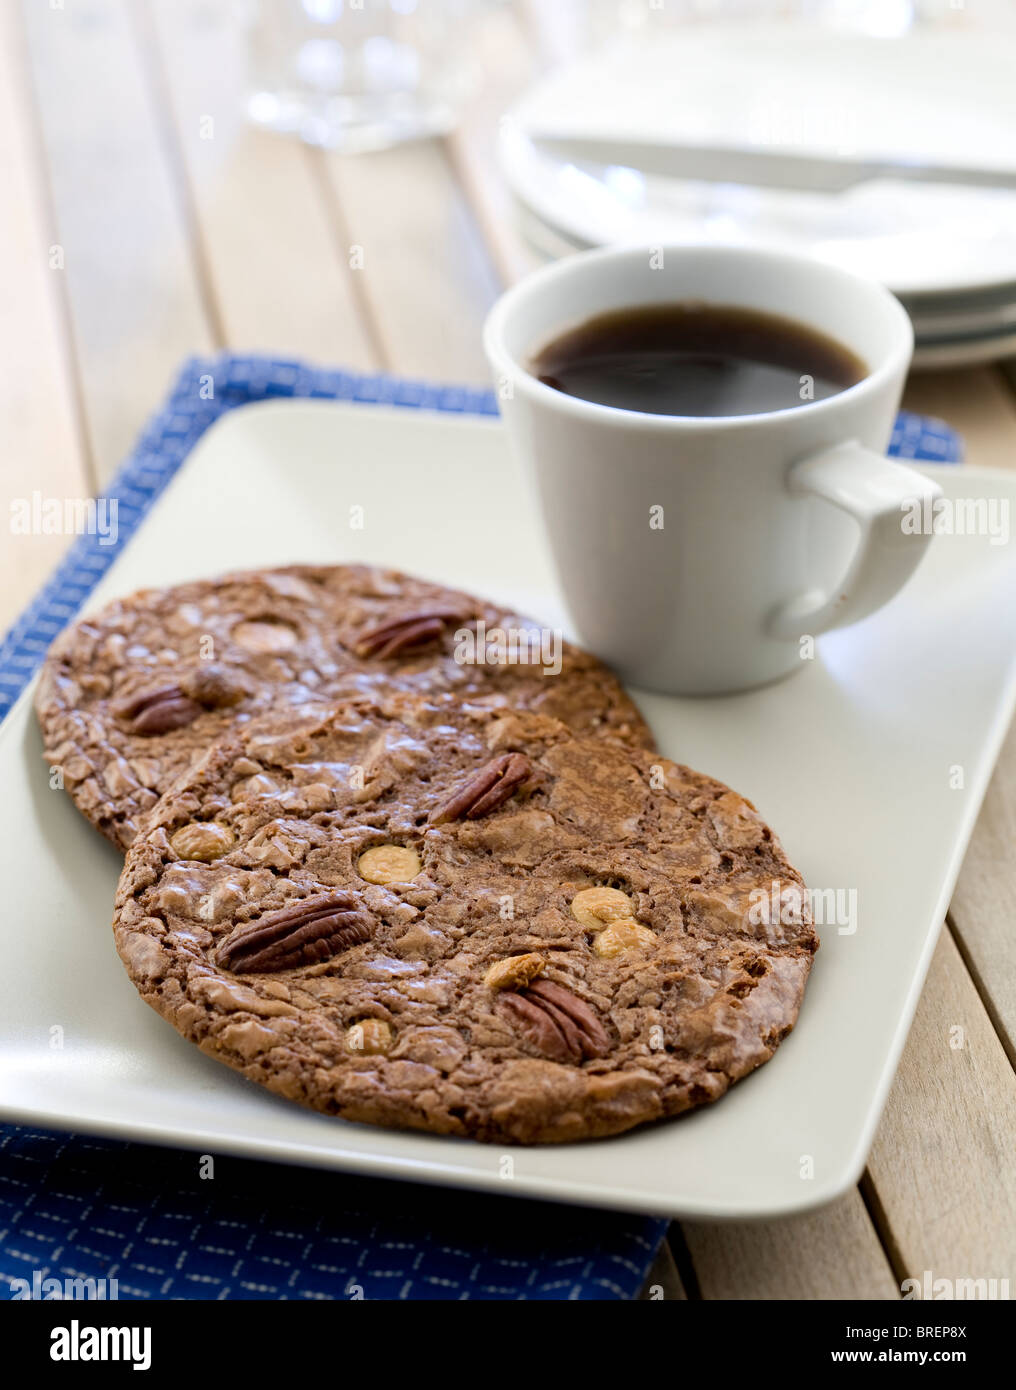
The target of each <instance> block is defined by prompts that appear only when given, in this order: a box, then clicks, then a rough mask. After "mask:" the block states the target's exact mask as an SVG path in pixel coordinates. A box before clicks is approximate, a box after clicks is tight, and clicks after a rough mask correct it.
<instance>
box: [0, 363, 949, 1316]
mask: <svg viewBox="0 0 1016 1390" xmlns="http://www.w3.org/2000/svg"><path fill="white" fill-rule="evenodd" d="M273 397H318V398H321V399H326V400H344V401H362V402H366V403H370V404H389V405H395V406H401V407H405V408H409V409H412V408H426V409H430V410H445V411H451V412H456V413H459V414H481V415H494V414H496V413H497V406H496V402H495V399H494V395H493V393H492V392H489V391H481V390H471V389H468V388H464V387H449V386H434V385H426V384H423V383H420V382H411V381H403V380H400V379H398V378H393V377H388V376H365V375H360V374H357V373H352V372H344V371H335V370H330V369H324V368H317V367H312V366H309V365H307V364H305V363H301V362H293V361H284V360H278V359H274V358H266V357H250V356H233V355H228V354H227V355H222V356H218V357H211V358H193V359H191V360H190V361H188V362H187V363H186V364H185V366H184V367H183V369H182V371H181V372H180V375H179V377H178V378H177V381H176V383H175V385H174V387H173V389H172V391H171V393H170V395H169V397H168V399H167V400H166V402H165V404H164V405H163V407H162V408H161V409H160V410H159V411H158V413H157V414H156V415H155V416H154V417H153V418H152V420H151V421H150V422H149V424H148V425H147V427H146V428H145V430H144V433H143V434H142V436H141V438H140V440H139V441H138V445H137V447H136V448H135V450H134V452H133V453H132V454H131V456H130V457H129V458H128V459H127V461H126V462H125V464H124V465H123V467H122V468H121V470H120V472H119V473H118V474H117V476H116V477H115V478H114V480H113V482H112V483H111V485H110V487H109V489H108V491H107V493H106V494H105V495H106V496H107V497H109V498H115V499H116V500H117V507H118V534H117V541H116V544H115V545H105V544H100V539H101V538H100V537H98V536H96V535H82V536H80V537H78V539H77V540H76V541H75V542H74V544H73V545H72V547H71V549H70V551H69V552H68V555H67V557H66V558H65V559H64V561H63V562H62V563H61V564H60V566H59V567H58V568H57V569H56V570H55V572H54V573H53V576H52V577H51V579H50V580H49V582H48V583H47V584H46V585H45V586H44V588H43V589H42V590H41V591H40V593H39V594H38V595H37V597H36V598H35V599H34V600H33V602H32V603H31V604H30V605H29V606H28V608H27V609H26V610H25V612H24V613H23V614H22V615H21V617H20V618H19V619H18V620H17V622H16V623H15V624H14V626H13V627H12V628H11V629H10V631H9V632H8V633H7V635H6V636H5V637H4V639H3V641H2V643H0V718H2V717H3V716H4V715H5V714H6V713H7V712H8V710H9V709H10V707H11V705H12V704H13V702H14V700H15V699H16V698H17V696H18V694H19V693H20V691H21V690H22V689H23V687H24V686H25V684H26V683H27V682H28V680H29V679H30V678H31V675H32V673H33V671H34V670H35V668H36V666H37V665H38V664H39V662H40V661H41V659H42V657H43V655H44V653H45V651H46V648H47V647H48V646H49V644H50V643H51V642H52V640H53V638H54V637H55V636H56V635H57V633H58V632H59V631H60V630H61V628H63V627H64V626H65V625H66V623H68V622H69V621H70V620H71V619H72V618H73V617H74V615H75V613H76V612H77V611H78V609H79V608H80V607H81V605H82V604H83V603H84V601H85V599H86V598H87V597H88V595H89V593H90V592H91V590H92V589H93V587H94V586H95V585H96V584H97V583H98V581H99V580H100V579H101V578H102V576H103V575H104V574H105V572H106V570H107V569H108V568H109V566H110V565H111V564H112V562H113V560H114V559H115V558H116V555H117V554H118V552H119V550H120V548H121V547H122V546H123V545H124V544H125V543H126V542H127V540H129V538H130V537H131V535H133V533H134V531H135V530H136V529H137V527H138V525H139V524H140V522H141V520H142V519H143V517H144V516H145V513H146V512H147V511H148V510H149V508H150V507H151V506H152V504H153V502H154V501H155V500H156V499H157V498H158V496H159V494H160V493H161V491H162V489H163V488H164V487H165V486H166V484H167V483H168V481H169V480H170V478H171V477H172V476H173V474H174V473H175V472H176V470H177V468H178V467H179V466H180V464H181V463H182V461H183V459H184V458H185V457H186V455H187V454H188V453H189V451H190V450H191V449H192V448H193V446H194V444H195V443H196V442H197V440H198V439H199V438H200V436H201V435H202V434H203V433H204V431H205V430H206V429H207V428H208V427H209V425H211V424H213V423H214V421H215V420H217V419H218V418H219V416H220V415H222V414H223V413H224V412H225V411H227V410H232V409H235V408H236V407H237V406H241V405H246V404H249V403H250V402H252V401H259V400H267V399H271V398H273ZM891 452H892V453H894V454H895V455H897V456H898V457H901V458H912V459H926V460H929V461H933V462H938V463H954V462H957V461H958V460H959V458H960V456H961V446H960V441H959V439H958V438H957V436H956V434H955V433H954V432H953V431H952V430H950V429H949V428H948V427H947V426H946V425H943V424H942V423H941V422H940V421H937V420H930V419H926V418H924V417H921V416H916V415H911V414H906V413H903V414H901V415H900V417H899V419H898V421H897V423H896V428H895V430H894V433H893V441H892V445H891ZM666 1226H667V1223H666V1222H665V1221H661V1220H657V1219H654V1218H651V1217H638V1216H628V1215H618V1214H614V1213H608V1212H599V1211H590V1210H588V1209H586V1208H571V1207H562V1206H552V1205H549V1204H547V1203H543V1202H531V1201H521V1200H515V1199H512V1198H507V1197H494V1196H482V1195H478V1194H475V1193H463V1192H447V1191H444V1190H438V1189H433V1188H428V1189H423V1188H420V1187H418V1186H416V1185H415V1184H409V1183H397V1182H381V1181H377V1180H371V1179H363V1178H353V1177H348V1176H346V1175H342V1174H335V1173H324V1172H314V1171H310V1172H308V1171H305V1170H302V1169H292V1168H288V1167H283V1166H279V1165H275V1164H266V1163H254V1162H250V1161H248V1160H240V1159H232V1158H221V1157H220V1158H218V1159H217V1160H216V1164H215V1170H214V1177H213V1178H208V1177H203V1176H201V1170H200V1168H199V1161H198V1157H197V1155H195V1154H191V1153H183V1152H177V1151H175V1150H169V1149H157V1148H152V1147H150V1146H146V1145H141V1144H128V1143H121V1142H115V1141H110V1140H101V1139H89V1138H85V1137H82V1136H79V1135H67V1134H51V1133H44V1132H42V1131H39V1130H33V1129H27V1128H23V1127H18V1126H14V1125H0V1297H4V1296H6V1295H7V1288H8V1285H9V1283H10V1281H11V1280H15V1279H17V1280H27V1281H28V1283H29V1285H31V1283H32V1280H33V1276H38V1278H39V1279H45V1278H59V1279H75V1278H86V1279H87V1278H92V1279H115V1280H116V1281H117V1293H118V1296H119V1297H120V1298H123V1299H143V1298H201V1299H227V1298H228V1299H244V1298H246V1299H277V1298H288V1299H317V1298H360V1297H362V1298H412V1299H420V1298H442V1299H449V1298H451V1299H477V1298H482V1299H604V1298H633V1297H634V1296H635V1295H636V1294H637V1293H638V1291H639V1289H640V1288H641V1287H642V1284H643V1282H644V1280H645V1277H646V1274H647V1272H648V1269H649V1266H650V1264H651V1263H652V1259H653V1256H654V1255H655V1252H656V1250H657V1248H658V1246H659V1243H660V1241H661V1240H662V1238H663V1235H664V1232H665V1230H666Z"/></svg>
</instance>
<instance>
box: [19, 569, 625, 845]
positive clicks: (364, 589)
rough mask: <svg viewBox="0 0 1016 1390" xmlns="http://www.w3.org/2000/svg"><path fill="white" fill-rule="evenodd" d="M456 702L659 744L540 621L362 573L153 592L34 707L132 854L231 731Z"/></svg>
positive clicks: (76, 648)
mask: <svg viewBox="0 0 1016 1390" xmlns="http://www.w3.org/2000/svg"><path fill="white" fill-rule="evenodd" d="M395 689H401V690H420V691H425V692H426V691H431V692H440V691H454V692H456V693H458V694H461V695H464V696H469V697H470V698H475V699H482V700H486V701H489V702H490V703H492V704H511V705H515V706H520V707H523V708H531V709H538V710H541V711H543V712H545V713H548V714H551V715H553V716H554V717H555V718H559V719H561V720H563V721H564V722H565V723H567V724H568V725H569V726H570V727H572V728H574V729H575V730H576V731H577V732H579V733H582V734H589V735H593V736H594V737H601V736H603V737H609V738H620V739H622V740H626V741H628V742H632V743H635V744H638V745H640V746H646V747H651V746H652V739H651V736H650V734H649V731H648V729H647V728H646V726H645V724H644V723H643V722H642V719H641V717H640V715H639V713H638V711H637V710H636V709H635V706H634V705H633V704H632V703H631V701H630V700H629V699H628V697H627V696H626V695H625V693H624V692H623V690H622V689H621V687H620V686H619V685H618V683H617V681H616V680H615V678H614V677H613V676H612V675H611V673H610V672H609V671H608V670H606V668H605V667H603V666H602V665H601V664H600V663H599V662H598V661H596V659H595V658H594V657H591V656H589V655H587V654H586V653H585V652H582V651H579V650H578V649H577V648H575V647H573V646H570V645H568V644H567V643H563V642H561V641H560V638H559V637H558V636H557V635H556V634H553V633H547V632H545V631H542V630H541V629H539V628H537V626H536V624H535V623H533V622H532V620H530V619H526V618H522V617H519V616H518V615H516V614H513V613H510V612H507V611H505V610H504V609H502V608H498V607H496V606H495V605H493V604H490V603H486V602H484V601H482V600H480V599H476V598H473V597H471V596H470V595H468V594H463V593H459V592H458V591H457V590H455V589H445V588H442V587H441V586H440V585H437V584H430V583H427V582H426V581H424V580H422V579H413V578H411V577H410V576H408V575H404V574H399V573H397V572H396V571H394V570H380V569H372V568H369V567H367V566H364V565H335V566H319V567H311V566H293V567H290V568H287V569H278V570H265V571H254V572H251V573H247V574H231V575H226V576H224V577H223V578H221V579H212V580H201V581H197V582H195V583H191V584H181V585H179V586H177V587H176V588H172V589H153V590H146V591H143V592H142V593H139V594H135V595H134V596H133V597H131V598H127V599H120V600H117V601H116V602H114V603H111V604H109V605H108V606H107V607H106V608H104V609H103V610H102V611H101V612H99V613H96V614H94V615H92V616H90V617H87V618H84V619H82V620H81V621H79V622H78V623H76V624H75V625H74V626H73V627H71V628H70V629H68V631H67V632H65V633H64V634H63V635H62V636H61V637H59V638H58V639H57V641H56V642H55V643H54V644H53V647H52V649H51V651H50V653H49V656H48V657H47V660H46V664H45V667H44V668H43V673H42V678H41V681H40V684H39V687H38V691H37V693H36V699H35V706H36V711H37V713H38V716H39V722H40V724H41V725H42V731H43V737H44V739H45V752H44V756H45V757H46V759H47V760H48V761H49V763H50V764H51V765H54V766H59V767H60V768H61V770H62V773H63V778H64V786H65V787H66V789H67V791H68V792H69V793H70V795H71V796H72V797H73V799H74V801H75V803H76V804H77V806H78V808H79V810H81V811H82V812H83V813H84V814H85V816H87V817H88V819H89V820H90V821H91V822H92V824H93V825H95V826H97V827H98V829H99V830H101V831H102V833H103V834H104V835H106V836H107V838H109V839H110V840H112V841H113V842H114V844H117V845H119V846H120V847H121V848H122V849H126V848H127V846H128V845H130V843H131V842H132V840H133V839H134V836H135V834H136V833H137V830H138V826H139V824H140V821H141V818H142V817H143V815H144V813H145V812H146V811H148V810H149V809H150V808H151V807H152V806H153V805H154V804H155V802H156V800H157V799H158V798H159V796H161V795H162V793H163V792H164V791H166V789H167V788H168V787H169V786H170V785H171V784H172V783H173V782H174V781H175V780H176V778H177V777H179V776H180V775H181V774H182V773H185V772H186V771H187V769H188V768H189V767H190V766H191V764H192V763H193V762H194V761H195V758H196V757H198V756H200V755H201V754H203V753H204V752H205V750H206V749H207V748H209V747H210V745H211V744H212V743H213V742H215V740H216V739H218V738H220V737H222V735H223V734H225V733H227V732H228V731H229V729H230V728H231V727H232V726H233V725H234V724H236V723H237V722H241V723H242V722H244V721H246V720H247V719H249V718H250V717H251V716H252V715H255V714H261V713H264V712H265V711H267V710H281V709H284V708H286V707H298V706H300V705H303V704H305V703H307V702H308V701H314V700H320V699H322V698H324V699H327V700H329V701H330V700H332V699H344V698H348V697H351V696H357V695H363V694H366V693H369V692H370V691H372V690H376V691H379V692H381V693H388V692H390V691H392V690H395Z"/></svg>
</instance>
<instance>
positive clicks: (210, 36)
mask: <svg viewBox="0 0 1016 1390" xmlns="http://www.w3.org/2000/svg"><path fill="white" fill-rule="evenodd" d="M147 4H148V5H149V6H150V10H151V18H152V25H153V43H154V46H155V48H156V49H157V51H158V55H159V61H160V63H161V65H162V68H163V71H164V75H165V82H166V86H167V98H166V109H167V113H168V119H169V121H170V123H171V125H172V127H173V131H174V141H175V145H176V148H177V149H178V151H179V159H180V162H181V167H182V170H183V177H184V178H185V180H186V182H187V186H188V190H189V195H188V196H189V201H190V207H191V212H192V218H193V221H194V224H195V236H196V240H197V243H198V245H199V246H200V247H201V250H202V256H203V265H204V274H205V277H206V280H207V282H208V284H209V286H210V290H211V294H212V297H213V299H214V303H215V305H216V310H217V313H218V316H219V319H220V321H221V334H222V337H223V339H224V341H225V342H227V343H228V344H229V345H230V346H231V347H234V348H238V349H242V350H245V351H259V352H271V353H274V354H276V355H285V356H299V357H310V358H314V359H317V360H320V361H324V362H329V363H331V362H336V363H341V364H342V365H344V366H348V367H351V368H353V369H355V370H369V369H371V368H375V367H376V366H377V355H376V351H375V348H374V345H373V344H372V342H371V335H370V331H369V323H366V322H365V321H364V318H363V314H362V304H361V302H360V300H359V296H358V295H356V294H355V293H354V289H355V277H354V276H353V275H352V274H351V273H350V271H349V269H348V266H347V264H346V255H345V254H343V255H342V256H341V257H340V256H339V255H338V254H337V251H338V247H337V243H336V239H335V236H334V230H333V222H332V218H331V216H330V212H331V209H330V208H329V207H328V205H327V204H326V203H325V202H324V201H323V199H322V194H321V179H320V177H319V175H318V174H317V172H316V169H315V165H314V163H313V162H312V160H311V159H310V157H309V155H310V152H309V150H308V148H307V147H306V146H305V145H304V144H303V143H302V142H301V141H300V140H298V139H297V138H296V137H295V136H284V135H278V134H275V133H274V132H272V131H267V130H262V129H260V128H259V127H257V126H255V125H254V124H253V123H252V122H250V121H249V120H248V117H247V105H248V100H249V92H250V88H251V76H250V73H249V53H248V44H247V38H246V32H245V29H244V26H242V25H239V24H237V23H236V22H235V19H234V18H233V17H232V16H231V15H230V13H229V11H228V9H226V8H214V7H210V6H208V4H207V3H206V0H147Z"/></svg>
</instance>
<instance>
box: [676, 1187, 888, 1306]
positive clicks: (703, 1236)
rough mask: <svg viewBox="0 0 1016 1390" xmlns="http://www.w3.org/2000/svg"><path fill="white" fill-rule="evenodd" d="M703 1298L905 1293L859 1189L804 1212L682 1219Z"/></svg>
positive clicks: (885, 1297)
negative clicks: (773, 1216)
mask: <svg viewBox="0 0 1016 1390" xmlns="http://www.w3.org/2000/svg"><path fill="white" fill-rule="evenodd" d="M683 1230H684V1237H685V1240H686V1242H687V1247H688V1249H689V1251H690V1253H691V1258H692V1260H693V1262H694V1266H695V1271H696V1274H697V1277H698V1282H699V1287H700V1290H701V1295H702V1297H703V1298H705V1299H709V1300H713V1299H766V1300H773V1299H832V1298H844V1299H878V1300H887V1301H890V1300H893V1299H898V1298H899V1296H900V1291H899V1281H898V1280H897V1278H896V1275H895V1272H894V1268H893V1265H892V1261H891V1259H890V1258H889V1257H888V1256H887V1252H886V1250H885V1249H884V1248H883V1244H882V1242H881V1240H880V1238H879V1231H878V1228H877V1226H876V1225H875V1224H874V1223H873V1221H872V1219H871V1215H870V1213H869V1212H868V1211H867V1210H866V1209H865V1204H864V1202H863V1200H862V1197H861V1194H860V1192H858V1190H857V1189H856V1188H851V1190H850V1191H849V1192H848V1193H846V1194H845V1195H844V1196H843V1197H841V1198H840V1199H839V1200H838V1201H836V1202H833V1203H831V1204H830V1205H829V1206H826V1207H823V1208H821V1209H820V1210H818V1211H813V1212H808V1213H806V1214H805V1215H803V1216H795V1217H784V1218H782V1219H780V1220H775V1221H737V1222H700V1221H686V1222H684V1223H683Z"/></svg>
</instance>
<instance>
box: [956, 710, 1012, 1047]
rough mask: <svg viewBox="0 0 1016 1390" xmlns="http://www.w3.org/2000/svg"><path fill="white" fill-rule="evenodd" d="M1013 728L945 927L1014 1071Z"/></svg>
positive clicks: (1003, 747) (1003, 748)
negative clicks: (951, 936) (948, 930)
mask: <svg viewBox="0 0 1016 1390" xmlns="http://www.w3.org/2000/svg"><path fill="white" fill-rule="evenodd" d="M1014 844H1016V725H1014V726H1013V727H1012V728H1011V729H1010V730H1009V734H1008V737H1007V738H1006V741H1005V743H1004V744H1003V745H1002V751H1001V754H1000V755H999V760H998V765H997V767H996V768H995V772H994V775H993V777H992V779H991V782H990V783H989V785H988V791H987V794H986V796H985V798H984V804H983V805H982V807H981V812H980V815H979V816H978V818H977V824H976V825H975V827H974V833H973V835H972V836H971V837H970V845H969V847H968V848H967V853H966V857H965V858H964V861H963V867H962V869H961V870H960V876H959V879H958V880H957V883H956V891H955V892H954V893H953V899H952V904H951V905H950V909H949V922H950V926H951V930H952V932H953V936H954V938H955V941H956V947H957V950H958V951H959V954H960V956H961V957H962V959H963V961H964V963H965V965H966V968H967V970H968V972H969V974H970V977H971V979H972V980H973V982H974V986H975V988H976V989H977V991H978V994H979V995H980V997H981V1000H982V1002H983V1004H984V1008H985V1010H986V1012H987V1014H988V1017H989V1018H990V1020H991V1023H992V1026H993V1027H994V1028H995V1030H996V1032H997V1034H998V1037H999V1040H1000V1042H1001V1044H1002V1046H1003V1048H1004V1049H1005V1052H1006V1055H1007V1056H1008V1058H1009V1061H1010V1063H1011V1064H1012V1065H1013V1066H1016V934H1014V932H1013V923H1014V922H1016V861H1014V857H1013V845H1014Z"/></svg>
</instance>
